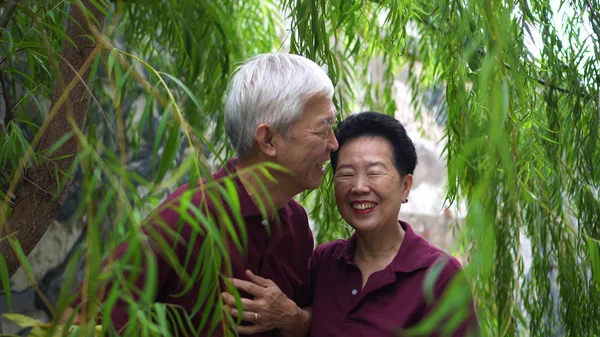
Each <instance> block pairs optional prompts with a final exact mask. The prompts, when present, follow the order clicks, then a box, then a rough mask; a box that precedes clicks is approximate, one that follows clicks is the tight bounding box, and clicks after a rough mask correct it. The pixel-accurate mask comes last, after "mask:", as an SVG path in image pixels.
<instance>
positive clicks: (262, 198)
mask: <svg viewBox="0 0 600 337" xmlns="http://www.w3.org/2000/svg"><path fill="white" fill-rule="evenodd" d="M260 163H261V162H259V161H256V160H254V161H253V160H249V159H246V160H238V162H237V164H236V171H237V172H238V176H239V177H240V181H241V182H242V185H244V188H245V189H246V192H248V195H250V198H252V201H254V203H255V204H256V205H257V206H259V205H260V204H261V203H262V204H264V205H265V207H266V208H267V212H268V213H271V212H272V211H273V212H274V211H276V210H277V209H280V208H283V207H285V205H287V204H288V202H289V201H290V199H292V198H293V197H294V195H295V193H293V192H291V191H289V188H286V186H284V185H285V184H284V183H283V182H282V180H283V179H282V178H283V177H282V174H285V173H282V172H280V171H275V170H271V169H269V168H265V169H263V170H259V169H258V167H259V166H260ZM264 170H266V171H267V172H268V174H269V175H271V177H268V176H266V175H265V173H264ZM273 178H275V179H276V181H273ZM273 206H274V207H275V209H272V207H273Z"/></svg>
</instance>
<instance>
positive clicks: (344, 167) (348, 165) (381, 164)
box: [336, 161, 387, 171]
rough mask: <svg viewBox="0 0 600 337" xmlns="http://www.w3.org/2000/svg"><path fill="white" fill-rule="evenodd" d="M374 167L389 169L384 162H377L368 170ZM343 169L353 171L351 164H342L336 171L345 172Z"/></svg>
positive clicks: (369, 166) (370, 165) (371, 164)
mask: <svg viewBox="0 0 600 337" xmlns="http://www.w3.org/2000/svg"><path fill="white" fill-rule="evenodd" d="M374 166H382V167H383V168H387V166H385V164H384V163H383V162H382V161H376V162H374V163H370V164H369V165H368V167H367V168H371V167H374ZM343 169H352V165H350V164H340V165H338V166H337V168H336V171H337V170H343Z"/></svg>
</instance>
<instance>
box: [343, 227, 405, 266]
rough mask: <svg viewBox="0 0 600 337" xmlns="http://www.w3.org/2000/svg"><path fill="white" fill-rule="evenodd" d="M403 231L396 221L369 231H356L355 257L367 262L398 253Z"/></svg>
mask: <svg viewBox="0 0 600 337" xmlns="http://www.w3.org/2000/svg"><path fill="white" fill-rule="evenodd" d="M404 234H405V231H404V229H403V228H402V226H400V224H399V223H398V222H396V223H395V225H389V226H382V227H381V228H379V229H377V230H373V231H369V232H360V233H358V232H357V235H356V236H357V245H356V253H355V254H356V255H355V258H356V257H357V258H360V259H361V260H362V261H364V262H367V263H373V262H375V263H376V262H380V261H383V260H385V261H388V260H389V262H391V260H392V259H393V258H394V257H395V256H396V254H398V251H399V250H400V246H401V245H402V241H403V240H404Z"/></svg>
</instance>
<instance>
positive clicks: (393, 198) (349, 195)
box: [334, 136, 412, 232]
mask: <svg viewBox="0 0 600 337" xmlns="http://www.w3.org/2000/svg"><path fill="white" fill-rule="evenodd" d="M334 186H335V199H336V203H337V207H338V209H339V211H340V214H341V215H342V217H343V218H344V219H345V220H346V221H347V222H348V224H350V226H352V227H353V228H354V229H355V230H356V231H359V232H361V231H362V232H365V231H371V230H377V229H382V228H383V227H385V226H397V225H398V214H399V212H400V206H401V205H402V202H403V201H404V200H406V198H408V194H409V192H410V188H411V186H412V175H410V174H407V175H405V176H404V177H400V174H399V173H398V170H397V169H396V167H395V166H394V152H393V149H392V145H391V144H390V143H389V142H388V141H387V140H385V139H384V138H382V137H371V136H363V137H358V138H354V139H351V140H349V141H347V142H346V143H345V144H344V145H343V146H342V147H341V148H340V149H339V152H338V164H337V168H336V171H335V178H334Z"/></svg>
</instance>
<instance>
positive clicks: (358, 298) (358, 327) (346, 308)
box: [309, 221, 477, 337]
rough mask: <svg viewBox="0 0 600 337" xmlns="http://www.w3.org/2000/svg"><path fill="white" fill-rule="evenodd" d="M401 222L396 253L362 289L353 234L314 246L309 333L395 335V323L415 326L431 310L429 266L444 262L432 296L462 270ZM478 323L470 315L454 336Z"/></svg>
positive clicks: (316, 335)
mask: <svg viewBox="0 0 600 337" xmlns="http://www.w3.org/2000/svg"><path fill="white" fill-rule="evenodd" d="M400 224H401V226H402V228H404V230H405V231H406V234H405V236H404V241H403V242H402V245H401V246H400V249H399V251H398V254H397V255H396V257H394V259H393V260H392V262H391V263H390V264H389V265H388V266H387V267H386V268H384V269H383V270H380V271H378V272H375V273H373V274H372V275H371V276H370V277H369V279H368V281H367V283H366V284H365V287H364V289H361V287H362V274H361V272H360V270H359V269H358V267H357V266H356V264H355V263H354V253H355V251H356V240H357V239H356V234H354V235H353V236H352V237H351V238H350V239H348V240H337V241H334V242H330V243H326V244H322V245H319V246H318V247H317V248H316V249H315V251H314V253H313V256H312V257H311V260H310V273H311V284H312V289H313V307H312V321H311V326H310V333H309V336H313V337H330V336H331V337H333V336H339V337H342V336H344V337H352V336H357V337H359V336H360V337H369V336H377V337H381V336H390V337H391V336H398V335H397V333H396V332H397V329H398V328H408V327H411V326H413V325H415V324H416V323H418V322H419V321H421V320H422V319H423V318H424V317H425V316H426V314H427V313H428V312H430V311H431V309H432V308H433V306H434V304H435V303H430V302H431V301H428V300H426V297H425V296H426V295H425V290H424V285H423V284H424V280H425V277H426V274H427V271H428V270H429V269H430V267H432V266H433V265H434V264H435V263H436V261H440V262H442V261H445V262H446V264H445V266H444V267H443V269H442V271H441V272H440V274H439V277H438V278H437V282H436V284H435V290H434V293H435V298H436V299H439V297H440V295H441V293H442V291H443V290H444V288H445V287H446V285H447V284H448V282H449V281H450V280H451V279H452V277H453V276H454V275H455V274H456V273H457V272H458V271H459V270H460V269H461V266H460V263H459V262H458V261H457V260H456V259H455V258H454V257H451V256H450V255H448V254H446V253H444V252H443V251H441V250H440V249H439V248H436V247H434V246H433V245H431V244H430V243H429V242H427V241H426V240H425V239H424V238H422V237H421V236H419V235H418V234H416V233H415V232H414V231H413V230H412V228H411V227H410V225H409V224H407V223H406V222H403V221H400ZM440 259H442V260H440ZM471 309H472V308H471ZM471 313H473V311H471ZM476 326H477V320H476V317H475V316H474V314H473V315H472V316H471V317H470V319H469V321H468V322H465V323H464V324H463V325H462V326H461V327H460V328H459V330H458V331H456V333H455V334H454V335H453V336H467V328H469V327H476ZM469 330H470V329H469ZM434 336H438V335H434Z"/></svg>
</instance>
